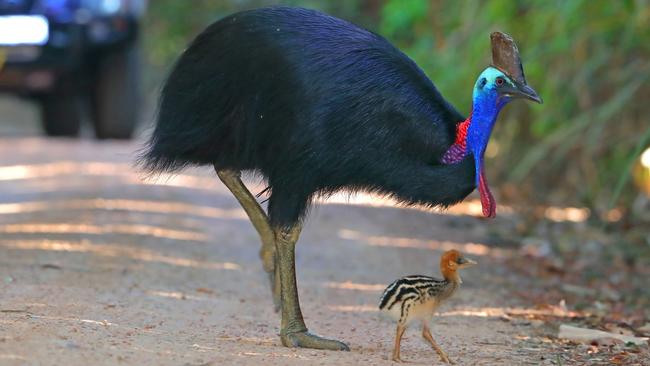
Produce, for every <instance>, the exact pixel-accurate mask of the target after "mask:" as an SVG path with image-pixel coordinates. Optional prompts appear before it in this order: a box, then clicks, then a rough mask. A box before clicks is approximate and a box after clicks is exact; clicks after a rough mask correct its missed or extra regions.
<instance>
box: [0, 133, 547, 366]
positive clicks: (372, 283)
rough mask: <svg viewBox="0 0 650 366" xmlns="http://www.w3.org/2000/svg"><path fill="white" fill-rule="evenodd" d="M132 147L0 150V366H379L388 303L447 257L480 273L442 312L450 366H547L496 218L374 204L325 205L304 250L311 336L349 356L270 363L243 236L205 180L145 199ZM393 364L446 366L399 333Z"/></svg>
mask: <svg viewBox="0 0 650 366" xmlns="http://www.w3.org/2000/svg"><path fill="white" fill-rule="evenodd" d="M137 147H138V145H137V144H136V143H102V144H99V143H95V142H92V141H81V142H77V141H66V140H59V141H52V140H45V139H40V138H14V139H0V365H71V366H72V365H115V364H123V365H177V366H180V365H197V366H198V365H387V364H391V363H392V362H390V361H389V355H390V351H391V347H392V337H393V333H394V324H393V323H392V322H391V321H389V320H388V319H384V318H382V317H381V316H380V314H379V313H378V312H377V311H376V306H377V299H378V297H379V295H380V292H381V290H382V289H383V288H384V286H385V285H386V284H388V283H390V282H391V281H392V280H394V279H395V278H397V277H399V276H402V275H406V274H434V275H438V269H437V265H436V264H437V261H438V258H439V255H440V253H441V251H442V250H445V249H448V248H458V249H460V250H463V251H465V252H466V253H468V256H470V257H473V258H475V259H477V260H478V261H479V266H477V267H474V268H472V269H470V270H468V271H467V272H466V273H465V275H464V276H463V279H464V284H463V287H462V289H461V290H460V292H459V293H458V295H457V296H456V297H454V298H452V299H451V300H450V301H449V303H448V304H447V305H446V306H444V307H443V308H441V309H440V314H439V316H437V317H436V318H435V319H434V323H433V325H432V329H433V333H434V338H436V340H437V341H438V343H439V344H440V345H441V346H442V347H443V349H445V350H446V351H447V353H448V354H449V355H450V357H451V358H452V359H453V360H456V361H457V363H458V364H460V365H525V364H531V365H538V364H550V361H549V360H548V359H549V357H550V356H551V355H549V353H548V350H547V348H546V347H547V346H546V345H545V343H543V342H542V341H541V340H539V337H535V334H538V333H539V332H541V331H542V330H540V329H539V327H536V326H535V325H536V324H535V323H533V324H531V323H530V322H517V321H505V320H504V314H505V313H506V312H507V311H508V309H510V308H513V307H518V306H521V304H517V303H516V302H515V300H513V299H512V296H511V295H509V294H510V293H512V290H513V288H512V287H513V286H514V285H513V283H512V282H509V281H508V280H507V278H510V277H511V274H509V272H508V270H507V269H506V268H505V267H504V266H503V265H502V263H503V260H504V257H505V256H508V255H509V253H510V249H508V248H507V247H503V245H502V243H499V242H494V241H493V240H492V241H490V240H491V239H490V238H491V235H490V230H491V228H493V227H507V225H510V224H511V220H512V217H511V216H509V215H508V214H507V213H506V214H503V215H501V214H500V215H501V216H500V217H499V218H497V219H496V220H494V221H490V222H486V221H483V220H479V219H476V218H474V217H471V216H468V215H462V214H461V213H462V212H467V211H468V210H469V211H471V210H474V211H475V209H476V207H475V206H472V205H465V206H462V207H461V208H460V209H458V210H456V211H452V212H450V213H446V214H444V215H442V214H436V213H431V212H425V211H419V210H414V209H402V208H396V207H393V206H392V205H391V204H390V203H386V202H384V201H382V200H377V199H374V198H372V197H363V196H362V197H359V198H357V199H356V200H352V201H353V204H342V203H339V201H341V200H340V199H339V200H338V201H337V200H336V199H334V200H333V202H329V203H324V204H319V205H318V207H317V208H316V209H315V210H314V212H312V214H311V216H310V219H309V221H308V223H307V226H306V228H305V230H304V232H303V235H302V238H301V241H300V243H299V245H298V252H297V256H298V261H297V267H298V281H299V286H300V290H301V292H300V296H301V300H302V305H303V311H304V314H305V318H306V321H307V324H308V326H309V327H310V329H311V330H312V331H314V332H316V333H318V334H321V335H325V336H330V337H336V338H339V339H341V340H343V341H345V342H347V343H348V344H349V345H350V347H351V349H352V351H351V352H326V351H317V350H308V349H289V348H284V347H282V346H281V345H280V342H279V338H278V336H277V333H278V331H279V317H278V315H277V314H275V313H274V312H273V310H272V304H271V299H270V294H269V290H268V288H267V279H266V277H265V274H264V273H263V271H262V268H261V263H260V261H259V259H258V256H257V252H258V250H259V242H258V238H257V236H256V233H255V231H254V230H253V228H252V226H251V225H250V223H249V222H248V221H247V220H246V217H245V215H244V213H243V211H242V210H241V209H240V207H239V206H238V205H237V203H236V201H235V200H234V198H233V197H232V196H231V195H230V194H229V193H228V192H227V191H226V189H225V188H224V187H223V186H222V185H221V184H220V183H218V180H217V179H216V177H214V175H213V174H212V172H210V170H209V169H202V170H193V171H189V172H186V173H184V174H182V175H179V176H176V177H173V178H169V177H167V178H163V179H159V180H157V181H156V182H144V181H142V179H141V178H142V177H141V176H140V175H139V174H138V173H137V172H136V171H135V170H134V169H133V168H132V167H131V162H132V160H133V153H134V151H135V150H136V149H137ZM402 355H403V358H404V359H406V360H408V361H411V362H412V363H413V364H440V362H439V360H438V357H437V356H436V355H435V353H434V352H433V351H432V350H431V349H430V348H429V347H428V346H427V345H426V344H425V343H424V342H423V340H422V339H421V337H420V332H419V329H415V328H413V329H410V330H409V331H407V333H406V338H405V340H404V341H403V346H402Z"/></svg>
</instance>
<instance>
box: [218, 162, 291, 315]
mask: <svg viewBox="0 0 650 366" xmlns="http://www.w3.org/2000/svg"><path fill="white" fill-rule="evenodd" d="M215 170H216V172H217V175H218V176H219V179H221V181H222V182H223V184H225V185H226V187H227V188H228V189H229V190H230V192H232V194H233V195H234V196H235V198H236V199H237V201H239V204H240V205H241V206H242V208H243V209H244V211H245V212H246V214H247V215H248V218H249V219H250V220H251V223H252V224H253V226H254V227H255V230H257V233H258V234H259V236H260V239H261V240H262V247H261V249H260V258H261V259H262V266H263V267H264V271H266V273H267V275H268V277H269V280H270V282H271V292H272V294H273V304H274V305H275V311H279V310H280V278H279V276H278V275H277V268H276V252H275V233H274V231H273V229H272V228H271V224H270V223H269V218H268V216H267V215H266V213H265V212H264V210H263V209H262V207H261V206H260V205H259V203H257V200H256V199H255V197H254V196H253V195H252V194H251V192H250V191H249V190H248V189H247V188H246V186H245V185H244V182H242V180H241V173H240V172H238V171H233V170H219V169H218V168H216V167H215Z"/></svg>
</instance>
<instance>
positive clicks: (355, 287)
mask: <svg viewBox="0 0 650 366" xmlns="http://www.w3.org/2000/svg"><path fill="white" fill-rule="evenodd" d="M322 286H323V287H326V288H334V289H337V290H351V291H368V292H381V291H383V290H384V288H386V285H382V284H367V283H354V282H350V281H346V282H326V283H323V284H322Z"/></svg>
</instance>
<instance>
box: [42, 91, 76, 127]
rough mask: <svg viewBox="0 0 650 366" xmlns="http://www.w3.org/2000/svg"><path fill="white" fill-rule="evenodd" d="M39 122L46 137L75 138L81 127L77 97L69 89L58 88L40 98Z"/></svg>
mask: <svg viewBox="0 0 650 366" xmlns="http://www.w3.org/2000/svg"><path fill="white" fill-rule="evenodd" d="M41 121H42V123H43V128H44V130H45V133H46V134H47V135H48V136H58V137H76V136H78V135H79V129H80V126H81V109H80V105H79V97H78V95H77V94H76V93H75V92H74V88H71V87H67V86H65V87H58V88H57V89H55V91H54V92H53V93H51V94H48V95H45V96H43V97H42V98H41Z"/></svg>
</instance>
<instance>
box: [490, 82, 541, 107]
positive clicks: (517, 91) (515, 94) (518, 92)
mask: <svg viewBox="0 0 650 366" xmlns="http://www.w3.org/2000/svg"><path fill="white" fill-rule="evenodd" d="M498 92H499V94H500V95H503V96H507V97H509V98H524V99H528V100H532V101H533V102H536V103H539V104H542V103H544V101H543V100H542V98H541V97H540V96H539V95H538V94H537V92H536V91H535V90H534V89H533V88H531V87H530V86H528V85H527V84H522V83H519V82H515V86H514V87H513V86H511V85H504V86H502V87H500V88H499V89H498Z"/></svg>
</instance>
